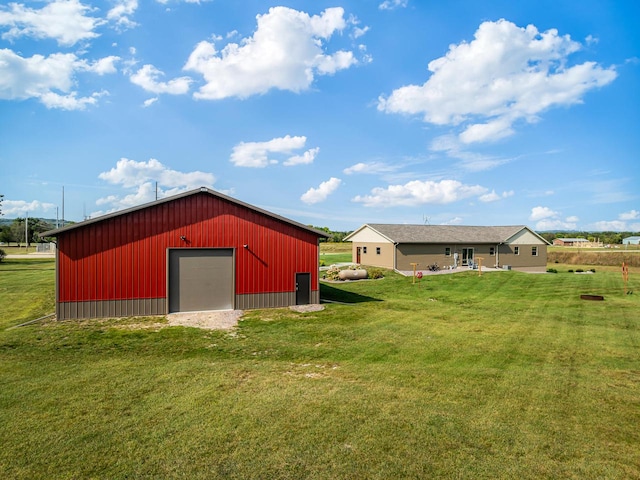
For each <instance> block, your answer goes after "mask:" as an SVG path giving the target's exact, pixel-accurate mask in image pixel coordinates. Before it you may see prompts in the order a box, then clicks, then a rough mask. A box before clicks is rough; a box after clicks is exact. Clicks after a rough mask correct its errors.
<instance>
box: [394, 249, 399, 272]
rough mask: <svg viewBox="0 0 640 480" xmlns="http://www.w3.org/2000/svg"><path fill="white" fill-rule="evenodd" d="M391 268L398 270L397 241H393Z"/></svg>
mask: <svg viewBox="0 0 640 480" xmlns="http://www.w3.org/2000/svg"><path fill="white" fill-rule="evenodd" d="M393 270H394V271H395V272H397V271H398V242H393Z"/></svg>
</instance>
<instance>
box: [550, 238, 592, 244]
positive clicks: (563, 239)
mask: <svg viewBox="0 0 640 480" xmlns="http://www.w3.org/2000/svg"><path fill="white" fill-rule="evenodd" d="M556 240H562V241H563V242H587V243H588V242H589V240H587V239H586V238H556Z"/></svg>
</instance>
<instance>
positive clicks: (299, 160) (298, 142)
mask: <svg viewBox="0 0 640 480" xmlns="http://www.w3.org/2000/svg"><path fill="white" fill-rule="evenodd" d="M306 143H307V137H305V136H295V137H292V136H290V135H286V136H284V137H277V138H273V139H271V140H269V141H267V142H240V143H239V144H237V145H236V146H235V147H233V152H232V153H231V158H230V159H229V160H230V161H231V163H233V164H234V165H235V166H236V167H252V168H264V167H266V166H267V165H270V164H276V163H278V160H275V159H272V158H269V154H273V153H275V154H292V153H293V152H294V151H295V150H300V149H302V148H304V146H305V144H306ZM319 151H320V149H319V148H318V147H316V148H311V149H309V150H307V151H306V152H304V153H303V154H302V155H293V156H290V157H289V158H288V159H287V160H286V161H285V162H284V163H283V165H285V166H293V165H300V164H304V163H312V162H313V160H314V159H315V157H316V155H317V154H318V152H319Z"/></svg>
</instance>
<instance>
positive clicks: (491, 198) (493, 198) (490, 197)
mask: <svg viewBox="0 0 640 480" xmlns="http://www.w3.org/2000/svg"><path fill="white" fill-rule="evenodd" d="M513 195H514V191H513V190H509V191H508V192H502V195H498V194H497V193H496V191H495V190H492V191H491V192H489V193H485V194H484V195H480V197H478V200H480V201H481V202H485V203H489V202H497V201H498V200H501V199H503V198H508V197H512V196H513Z"/></svg>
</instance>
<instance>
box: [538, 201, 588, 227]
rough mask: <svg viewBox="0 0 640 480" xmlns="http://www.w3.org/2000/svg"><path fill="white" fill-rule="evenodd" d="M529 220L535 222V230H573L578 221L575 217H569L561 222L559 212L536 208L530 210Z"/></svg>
mask: <svg viewBox="0 0 640 480" xmlns="http://www.w3.org/2000/svg"><path fill="white" fill-rule="evenodd" d="M529 220H531V221H533V222H537V223H536V225H535V228H536V230H575V229H576V228H577V227H578V223H577V222H578V220H579V219H578V217H576V216H570V217H567V218H566V219H564V220H562V219H561V218H560V213H559V212H556V211H555V210H552V209H550V208H549V207H542V206H537V207H533V208H532V209H531V214H530V215H529Z"/></svg>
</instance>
